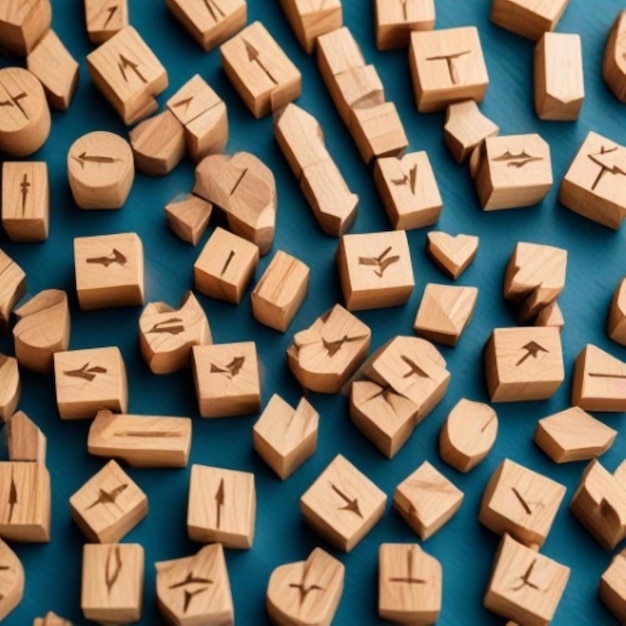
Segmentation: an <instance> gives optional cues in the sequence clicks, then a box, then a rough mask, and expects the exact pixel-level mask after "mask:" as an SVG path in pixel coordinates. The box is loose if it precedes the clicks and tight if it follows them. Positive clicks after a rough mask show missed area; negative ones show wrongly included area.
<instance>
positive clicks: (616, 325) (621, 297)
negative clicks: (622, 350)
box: [606, 278, 626, 346]
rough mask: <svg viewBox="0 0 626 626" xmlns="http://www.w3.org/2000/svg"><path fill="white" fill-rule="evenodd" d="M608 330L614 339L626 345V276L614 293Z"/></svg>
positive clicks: (607, 325)
mask: <svg viewBox="0 0 626 626" xmlns="http://www.w3.org/2000/svg"><path fill="white" fill-rule="evenodd" d="M606 332H607V335H608V336H609V337H610V338H611V339H612V340H613V341H615V342H617V343H619V344H621V345H622V346H626V278H623V279H622V280H621V281H620V283H619V285H618V286H617V288H616V289H615V293H614V294H613V300H612V301H611V309H610V311H609V317H608V320H607V323H606Z"/></svg>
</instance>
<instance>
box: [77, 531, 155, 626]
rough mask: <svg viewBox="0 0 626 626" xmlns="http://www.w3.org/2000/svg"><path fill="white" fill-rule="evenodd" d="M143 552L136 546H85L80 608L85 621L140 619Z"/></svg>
mask: <svg viewBox="0 0 626 626" xmlns="http://www.w3.org/2000/svg"><path fill="white" fill-rule="evenodd" d="M143 583H144V550H143V547H142V546H140V545H139V544H137V543H125V544H117V543H109V544H86V545H84V546H83V572H82V584H81V596H80V608H81V609H82V611H83V615H84V616H85V619H88V620H93V621H94V622H100V623H101V624H129V623H131V622H137V621H139V620H140V619H141V611H142V606H143Z"/></svg>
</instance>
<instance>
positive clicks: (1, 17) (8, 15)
mask: <svg viewBox="0 0 626 626" xmlns="http://www.w3.org/2000/svg"><path fill="white" fill-rule="evenodd" d="M45 5H50V0H26V1H25V2H24V1H21V0H7V1H6V2H3V3H2V4H0V21H2V22H6V23H7V24H11V25H14V26H22V25H23V24H24V23H25V22H26V21H27V20H28V18H29V16H30V15H31V14H32V13H34V12H35V11H40V10H41V9H42V8H44V6H45Z"/></svg>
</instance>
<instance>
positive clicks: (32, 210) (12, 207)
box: [2, 161, 50, 241]
mask: <svg viewBox="0 0 626 626" xmlns="http://www.w3.org/2000/svg"><path fill="white" fill-rule="evenodd" d="M49 223H50V203H49V188H48V165H47V164H46V163H43V162H34V161H30V162H22V163H19V162H15V161H6V162H5V163H4V164H3V165H2V226H3V227H4V230H5V231H6V234H7V235H8V236H9V238H10V239H11V240H12V241H45V240H46V239H47V238H48V229H49Z"/></svg>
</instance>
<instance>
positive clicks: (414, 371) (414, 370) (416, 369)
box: [400, 355, 430, 378]
mask: <svg viewBox="0 0 626 626" xmlns="http://www.w3.org/2000/svg"><path fill="white" fill-rule="evenodd" d="M400 358H401V359H402V360H403V361H404V362H405V363H406V364H407V365H408V366H409V367H410V368H411V369H410V370H409V371H408V372H407V373H406V374H405V375H404V376H403V377H402V378H410V377H411V376H417V377H418V378H430V376H429V375H428V374H427V373H426V372H425V371H424V370H423V369H422V368H421V367H420V366H419V365H418V364H417V363H416V362H415V361H413V360H411V359H409V357H408V356H404V355H402V356H401V357H400Z"/></svg>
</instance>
